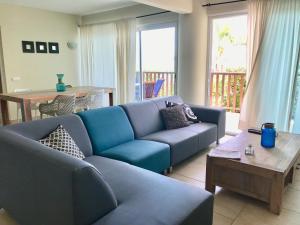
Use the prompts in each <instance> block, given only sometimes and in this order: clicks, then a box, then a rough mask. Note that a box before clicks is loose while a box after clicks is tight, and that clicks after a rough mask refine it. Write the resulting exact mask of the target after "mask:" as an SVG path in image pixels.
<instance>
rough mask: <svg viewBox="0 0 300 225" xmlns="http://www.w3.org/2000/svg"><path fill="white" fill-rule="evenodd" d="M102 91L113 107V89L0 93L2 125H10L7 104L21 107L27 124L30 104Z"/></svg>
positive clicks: (77, 88)
mask: <svg viewBox="0 0 300 225" xmlns="http://www.w3.org/2000/svg"><path fill="white" fill-rule="evenodd" d="M102 91H104V93H105V94H108V98H109V105H110V106H112V105H113V94H114V88H103V87H93V86H81V87H71V88H67V90H66V91H64V92H57V91H56V90H55V89H50V90H40V91H30V92H23V93H1V94H0V108H1V116H2V123H3V125H8V124H10V119H9V112H8V102H15V103H17V104H20V106H21V114H22V121H23V122H28V121H31V120H32V114H31V111H32V108H31V106H32V104H36V103H40V102H46V101H51V100H53V99H54V98H55V97H56V96H57V95H75V96H76V97H82V96H85V95H87V94H89V93H97V92H102Z"/></svg>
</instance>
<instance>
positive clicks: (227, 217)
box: [214, 209, 236, 221]
mask: <svg viewBox="0 0 300 225" xmlns="http://www.w3.org/2000/svg"><path fill="white" fill-rule="evenodd" d="M214 213H216V214H219V215H221V216H223V217H225V218H226V219H229V220H232V221H235V219H236V218H234V219H232V218H230V217H229V216H226V215H223V214H222V213H220V212H217V211H216V210H215V209H214Z"/></svg>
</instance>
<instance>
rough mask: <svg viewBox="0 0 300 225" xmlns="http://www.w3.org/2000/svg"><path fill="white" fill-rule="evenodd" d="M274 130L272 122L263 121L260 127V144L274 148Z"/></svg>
mask: <svg viewBox="0 0 300 225" xmlns="http://www.w3.org/2000/svg"><path fill="white" fill-rule="evenodd" d="M275 141H276V130H275V126H274V123H264V124H263V125H262V127H261V145H262V146H263V147H265V148H274V147H275Z"/></svg>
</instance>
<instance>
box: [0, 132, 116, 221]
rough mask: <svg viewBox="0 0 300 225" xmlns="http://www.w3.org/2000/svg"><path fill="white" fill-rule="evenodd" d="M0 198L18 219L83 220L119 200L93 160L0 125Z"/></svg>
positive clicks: (98, 213)
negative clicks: (75, 155) (87, 159)
mask: <svg viewBox="0 0 300 225" xmlns="http://www.w3.org/2000/svg"><path fill="white" fill-rule="evenodd" d="M0 203H1V206H3V207H4V208H5V209H6V210H7V211H8V212H9V213H10V214H11V215H12V216H13V217H14V218H15V219H16V220H17V221H18V222H19V223H20V224H24V225H40V224H44V225H53V224H55V225H87V224H92V223H93V222H95V221H96V220H97V219H99V218H100V217H102V216H104V215H105V214H107V213H108V212H110V211H111V210H113V209H114V208H115V207H116V206H117V202H116V198H115V196H114V194H113V192H112V190H111V188H110V187H109V185H108V184H107V183H106V182H105V181H104V179H103V178H102V175H101V174H100V172H99V171H98V170H97V169H96V168H95V167H93V166H92V165H91V164H89V163H87V162H85V161H83V160H79V159H76V158H74V157H72V156H69V155H67V154H64V153H61V152H59V151H55V150H53V149H49V148H48V147H46V146H43V145H42V144H40V143H38V142H36V141H34V140H31V139H28V138H25V137H23V136H21V135H18V134H16V133H14V132H11V131H7V130H5V129H1V130H0Z"/></svg>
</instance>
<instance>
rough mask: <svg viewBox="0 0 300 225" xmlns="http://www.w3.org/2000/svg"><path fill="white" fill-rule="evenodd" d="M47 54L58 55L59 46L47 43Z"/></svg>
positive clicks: (54, 43) (55, 43)
mask: <svg viewBox="0 0 300 225" xmlns="http://www.w3.org/2000/svg"><path fill="white" fill-rule="evenodd" d="M48 48H49V53H52V54H58V53H59V44H58V43H57V42H49V43H48Z"/></svg>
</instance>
